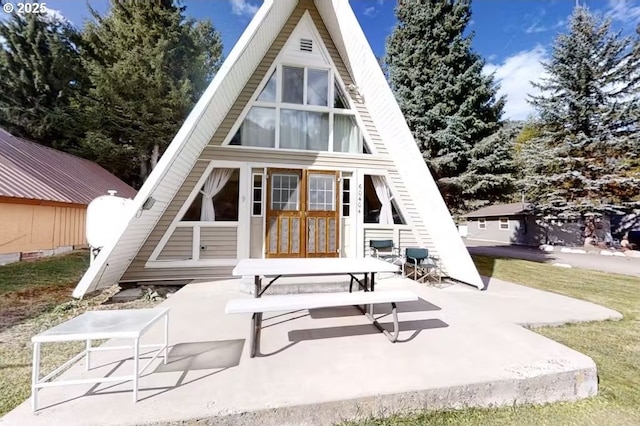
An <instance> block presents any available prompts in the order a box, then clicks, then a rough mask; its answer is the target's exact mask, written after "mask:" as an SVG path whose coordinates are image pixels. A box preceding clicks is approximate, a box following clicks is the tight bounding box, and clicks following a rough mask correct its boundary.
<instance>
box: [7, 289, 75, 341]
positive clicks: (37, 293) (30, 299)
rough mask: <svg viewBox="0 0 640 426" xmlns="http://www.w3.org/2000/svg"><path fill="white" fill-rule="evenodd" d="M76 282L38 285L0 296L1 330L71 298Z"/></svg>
mask: <svg viewBox="0 0 640 426" xmlns="http://www.w3.org/2000/svg"><path fill="white" fill-rule="evenodd" d="M74 287H75V284H68V285H64V286H61V285H51V286H37V287H33V288H26V289H23V290H18V291H11V292H8V293H5V294H4V295H3V296H2V298H0V332H2V331H4V330H6V329H8V328H11V327H13V326H14V325H16V324H19V323H21V322H22V321H24V320H27V319H29V318H33V317H36V316H38V315H40V314H42V313H43V312H47V311H49V310H51V309H52V308H53V307H55V306H57V305H59V304H61V303H64V302H68V301H70V300H71V292H72V291H73V288H74Z"/></svg>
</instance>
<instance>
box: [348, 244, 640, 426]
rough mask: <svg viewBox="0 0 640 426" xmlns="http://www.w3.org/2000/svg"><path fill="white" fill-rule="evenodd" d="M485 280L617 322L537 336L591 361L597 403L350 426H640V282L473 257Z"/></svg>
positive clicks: (545, 331) (547, 331)
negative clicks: (556, 296)
mask: <svg viewBox="0 0 640 426" xmlns="http://www.w3.org/2000/svg"><path fill="white" fill-rule="evenodd" d="M474 261H475V263H476V266H477V267H478V270H479V271H480V273H481V274H483V275H488V276H492V277H494V278H498V279H501V280H505V281H511V282H514V283H518V284H523V285H526V286H529V287H534V288H539V289H542V290H547V291H552V292H556V293H560V294H564V295H567V296H571V297H575V298H578V299H583V300H587V301H590V302H594V303H597V304H600V305H603V306H606V307H609V308H611V309H615V310H617V311H618V312H620V313H622V314H623V315H624V318H623V319H622V320H620V321H602V322H592V323H582V324H571V325H566V326H562V327H544V328H539V329H536V330H535V331H536V332H538V333H540V334H542V335H544V336H547V337H549V338H550V339H553V340H555V341H557V342H560V343H562V344H564V345H566V346H568V347H570V348H573V349H575V350H577V351H579V352H582V353H584V354H586V355H588V356H590V357H591V358H592V359H593V360H594V361H595V362H596V365H597V366H598V376H599V390H598V395H597V396H596V397H594V398H590V399H586V400H582V401H578V402H575V403H555V404H546V405H537V406H533V405H529V406H518V407H506V408H492V409H465V410H458V411H432V412H422V413H415V414H413V415H408V416H391V417H387V418H380V419H369V420H366V421H362V422H358V423H346V424H348V425H356V424H358V425H367V426H369V425H371V426H374V425H375V426H397V425H456V426H457V425H477V426H481V425H482V426H484V425H536V426H538V425H554V426H555V425H616V426H618V425H620V426H621V425H640V279H639V278H634V277H630V276H623V275H615V274H606V273H601V272H593V271H586V270H580V269H564V268H558V267H554V266H551V265H547V264H541V263H535V262H529V261H525V260H517V259H505V258H491V257H487V256H474Z"/></svg>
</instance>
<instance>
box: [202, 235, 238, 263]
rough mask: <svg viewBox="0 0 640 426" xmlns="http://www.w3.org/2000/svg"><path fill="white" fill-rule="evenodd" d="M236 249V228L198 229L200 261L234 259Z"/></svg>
mask: <svg viewBox="0 0 640 426" xmlns="http://www.w3.org/2000/svg"><path fill="white" fill-rule="evenodd" d="M203 247H204V249H203ZM237 248H238V228H235V227H234V228H231V227H229V228H221V227H215V228H210V227H202V228H200V259H203V260H205V259H235V258H236V257H237V256H236V255H237V252H236V250H237Z"/></svg>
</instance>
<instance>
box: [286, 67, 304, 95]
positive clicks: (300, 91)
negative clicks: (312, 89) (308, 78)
mask: <svg viewBox="0 0 640 426" xmlns="http://www.w3.org/2000/svg"><path fill="white" fill-rule="evenodd" d="M303 96H304V68H294V67H282V102H288V103H292V104H302V103H303Z"/></svg>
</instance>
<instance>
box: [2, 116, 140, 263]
mask: <svg viewBox="0 0 640 426" xmlns="http://www.w3.org/2000/svg"><path fill="white" fill-rule="evenodd" d="M108 190H115V191H118V195H119V196H121V197H134V196H135V194H136V192H135V190H134V189H133V188H131V187H130V186H128V185H127V184H125V183H124V182H122V181H121V180H120V179H118V178H117V177H115V176H114V175H112V174H111V173H109V172H107V171H106V170H105V169H103V168H102V167H100V166H98V165H97V164H95V163H92V162H91V161H88V160H84V159H82V158H79V157H75V156H73V155H69V154H66V153H64V152H60V151H56V150H54V149H51V148H47V147H45V146H43V145H40V144H37V143H35V142H30V141H27V140H24V139H20V138H17V137H14V136H12V135H11V134H9V133H8V132H6V131H4V130H2V129H0V223H1V224H2V226H0V262H2V263H8V262H10V261H15V260H20V259H21V258H24V257H38V256H40V255H44V254H49V253H53V252H56V251H64V250H68V249H71V248H73V247H74V246H84V245H86V240H85V213H86V209H87V205H88V204H89V202H90V201H91V200H92V199H94V198H96V197H98V196H100V195H105V194H107V191H108Z"/></svg>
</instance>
